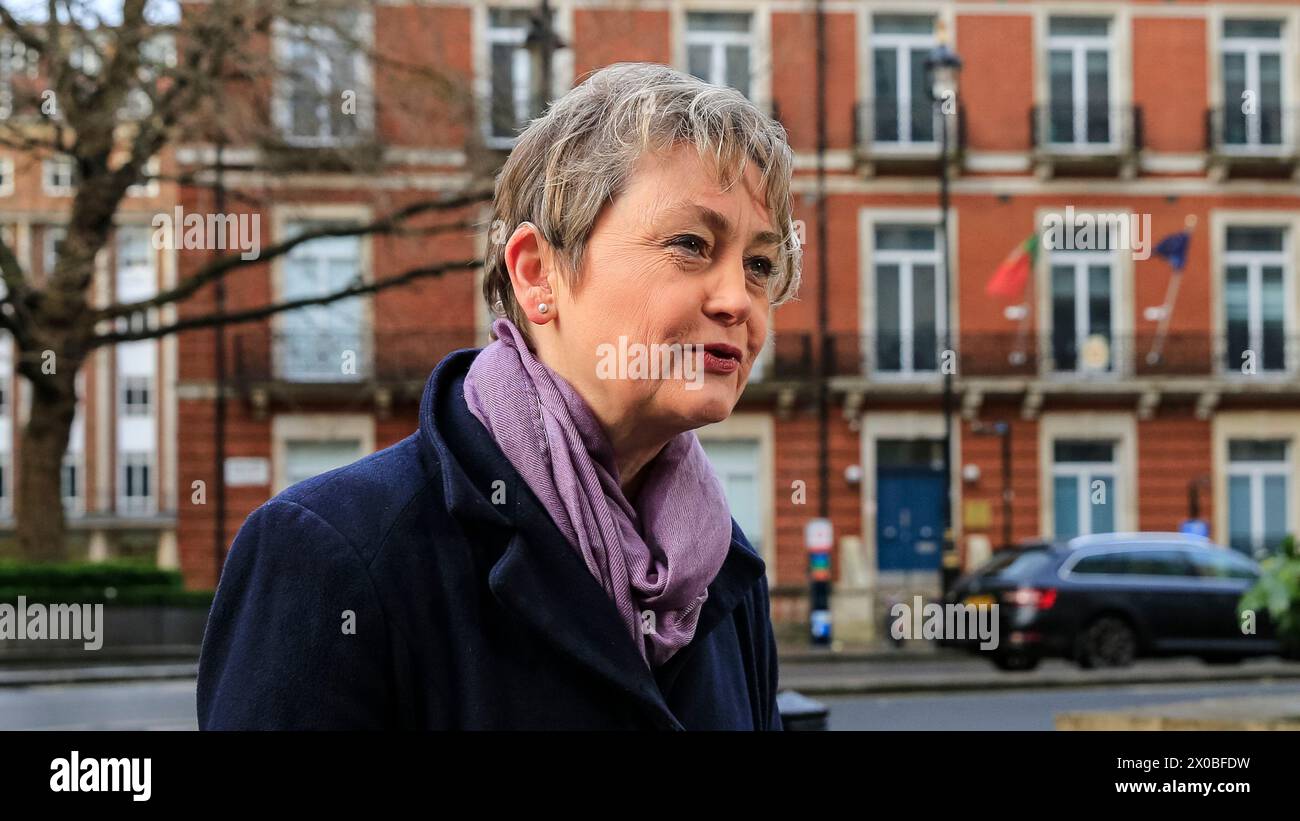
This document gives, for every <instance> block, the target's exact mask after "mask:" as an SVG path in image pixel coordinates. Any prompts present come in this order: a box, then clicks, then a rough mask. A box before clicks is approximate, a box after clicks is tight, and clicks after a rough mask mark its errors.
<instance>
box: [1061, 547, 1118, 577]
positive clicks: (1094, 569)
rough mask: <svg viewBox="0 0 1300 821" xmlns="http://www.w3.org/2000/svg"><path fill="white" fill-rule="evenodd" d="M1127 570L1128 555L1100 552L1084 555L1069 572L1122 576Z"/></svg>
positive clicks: (1087, 574)
mask: <svg viewBox="0 0 1300 821" xmlns="http://www.w3.org/2000/svg"><path fill="white" fill-rule="evenodd" d="M1127 570H1128V556H1127V555H1126V554H1124V553H1118V552H1116V553H1100V554H1095V555H1092V556H1084V557H1083V558H1081V559H1079V560H1078V561H1077V562H1075V563H1074V566H1073V567H1072V568H1070V574H1071V575H1073V574H1076V573H1077V574H1079V575H1083V576H1122V575H1124V573H1125V571H1127Z"/></svg>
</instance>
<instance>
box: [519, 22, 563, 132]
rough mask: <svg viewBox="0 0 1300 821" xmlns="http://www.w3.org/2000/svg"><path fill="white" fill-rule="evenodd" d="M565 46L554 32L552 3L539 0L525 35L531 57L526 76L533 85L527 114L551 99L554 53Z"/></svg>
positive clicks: (526, 48) (536, 113)
mask: <svg viewBox="0 0 1300 821" xmlns="http://www.w3.org/2000/svg"><path fill="white" fill-rule="evenodd" d="M564 47H565V43H564V41H563V40H561V39H560V35H558V34H556V33H555V24H554V21H553V20H552V19H551V5H550V3H549V2H548V1H547V0H541V2H539V3H538V6H537V10H536V11H534V12H533V14H532V16H531V18H530V20H529V25H528V36H527V37H525V38H524V49H525V50H527V51H528V54H529V57H531V58H532V62H531V65H530V68H531V69H532V71H531V76H530V77H529V80H530V83H531V86H532V88H530V89H529V93H530V95H531V96H530V98H529V100H530V102H531V105H532V111H531V114H530V116H534V117H535V116H539V115H540V114H541V113H542V112H543V111H544V110H545V109H546V104H547V103H549V102H550V101H551V62H552V60H553V58H554V57H555V52H556V51H557V50H558V49H562V48H564Z"/></svg>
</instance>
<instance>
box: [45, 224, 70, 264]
mask: <svg viewBox="0 0 1300 821" xmlns="http://www.w3.org/2000/svg"><path fill="white" fill-rule="evenodd" d="M67 233H68V229H66V228H64V227H63V226H62V225H47V226H45V239H44V247H43V248H42V250H43V251H44V253H43V254H42V256H41V261H42V262H43V263H44V266H45V267H44V269H43V273H44V274H45V276H49V275H50V274H51V273H53V272H54V266H55V265H56V264H58V261H59V243H61V242H63V238H64V237H65V236H67Z"/></svg>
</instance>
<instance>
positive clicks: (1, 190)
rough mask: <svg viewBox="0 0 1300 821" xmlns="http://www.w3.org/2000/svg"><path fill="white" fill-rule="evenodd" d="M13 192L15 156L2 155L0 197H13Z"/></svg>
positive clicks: (0, 161)
mask: <svg viewBox="0 0 1300 821" xmlns="http://www.w3.org/2000/svg"><path fill="white" fill-rule="evenodd" d="M0 119H3V118H0ZM13 193H14V158H13V157H0V197H11V196H13Z"/></svg>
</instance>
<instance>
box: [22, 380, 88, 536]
mask: <svg viewBox="0 0 1300 821" xmlns="http://www.w3.org/2000/svg"><path fill="white" fill-rule="evenodd" d="M56 368H57V372H56V373H53V374H40V375H39V376H38V377H37V378H36V380H32V379H30V378H29V380H28V382H27V387H28V388H29V389H31V390H32V406H31V415H30V416H29V417H28V420H27V424H26V425H25V426H24V427H23V431H22V440H21V443H20V449H19V451H18V482H17V494H16V496H15V498H14V519H15V525H16V529H17V538H18V553H19V555H20V556H21V557H22V558H24V559H29V560H38V561H58V560H61V559H66V558H68V545H67V526H66V522H65V520H64V513H63V489H62V478H63V455H64V453H65V452H66V451H67V448H68V438H69V436H70V434H71V432H72V419H73V416H74V415H75V414H76V411H77V396H76V376H77V368H76V367H75V363H73V362H70V361H67V359H59V360H57V362H56ZM82 473H83V474H84V470H83V471H82ZM77 478H78V484H79V485H80V486H81V489H82V493H83V494H84V493H85V488H86V486H87V485H86V481H85V476H84V475H81V476H78V477H77Z"/></svg>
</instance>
